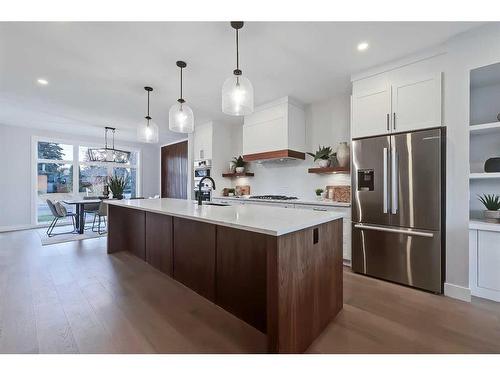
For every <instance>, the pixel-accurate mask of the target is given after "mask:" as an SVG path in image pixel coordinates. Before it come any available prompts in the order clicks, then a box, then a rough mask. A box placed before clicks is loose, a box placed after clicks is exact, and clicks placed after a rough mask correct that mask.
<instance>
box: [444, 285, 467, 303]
mask: <svg viewBox="0 0 500 375" xmlns="http://www.w3.org/2000/svg"><path fill="white" fill-rule="evenodd" d="M444 295H445V296H447V297H451V298H455V299H459V300H461V301H465V302H470V301H471V292H470V289H469V288H465V287H463V286H460V285H455V284H450V283H444Z"/></svg>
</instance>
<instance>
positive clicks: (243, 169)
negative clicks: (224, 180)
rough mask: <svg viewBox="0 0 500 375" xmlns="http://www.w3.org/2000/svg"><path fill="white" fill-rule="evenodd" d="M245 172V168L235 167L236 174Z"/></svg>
mask: <svg viewBox="0 0 500 375" xmlns="http://www.w3.org/2000/svg"><path fill="white" fill-rule="evenodd" d="M243 172H245V167H236V173H243Z"/></svg>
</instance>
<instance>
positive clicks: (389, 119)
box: [387, 114, 391, 131]
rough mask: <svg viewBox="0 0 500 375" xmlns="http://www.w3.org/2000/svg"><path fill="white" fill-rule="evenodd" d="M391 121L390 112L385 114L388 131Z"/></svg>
mask: <svg viewBox="0 0 500 375" xmlns="http://www.w3.org/2000/svg"><path fill="white" fill-rule="evenodd" d="M390 121H391V115H390V114H387V131H389V129H390V127H389V122H390Z"/></svg>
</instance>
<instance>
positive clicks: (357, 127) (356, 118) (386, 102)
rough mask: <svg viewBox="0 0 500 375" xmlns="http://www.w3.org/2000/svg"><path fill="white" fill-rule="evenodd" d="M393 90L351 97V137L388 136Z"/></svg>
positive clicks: (382, 90) (357, 94) (386, 89)
mask: <svg viewBox="0 0 500 375" xmlns="http://www.w3.org/2000/svg"><path fill="white" fill-rule="evenodd" d="M390 113H391V88H390V87H389V86H387V87H384V88H381V89H379V90H371V91H368V92H366V91H365V92H362V93H354V94H353V95H352V97H351V137H352V138H360V137H368V136H372V135H380V134H386V133H388V132H389V130H390Z"/></svg>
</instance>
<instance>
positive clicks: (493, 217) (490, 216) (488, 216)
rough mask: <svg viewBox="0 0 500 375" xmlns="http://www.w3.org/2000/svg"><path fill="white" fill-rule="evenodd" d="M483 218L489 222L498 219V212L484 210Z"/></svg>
mask: <svg viewBox="0 0 500 375" xmlns="http://www.w3.org/2000/svg"><path fill="white" fill-rule="evenodd" d="M484 218H485V219H490V220H498V219H500V210H496V211H495V210H484Z"/></svg>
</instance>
